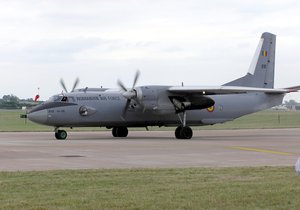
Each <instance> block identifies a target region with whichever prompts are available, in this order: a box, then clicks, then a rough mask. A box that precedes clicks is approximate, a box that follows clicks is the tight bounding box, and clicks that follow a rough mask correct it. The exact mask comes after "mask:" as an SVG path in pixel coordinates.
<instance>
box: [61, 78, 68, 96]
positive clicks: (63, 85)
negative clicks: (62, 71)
mask: <svg viewBox="0 0 300 210" xmlns="http://www.w3.org/2000/svg"><path fill="white" fill-rule="evenodd" d="M60 85H61V86H62V88H63V89H64V91H65V92H66V93H67V92H68V90H67V88H66V85H65V82H64V80H63V79H60Z"/></svg>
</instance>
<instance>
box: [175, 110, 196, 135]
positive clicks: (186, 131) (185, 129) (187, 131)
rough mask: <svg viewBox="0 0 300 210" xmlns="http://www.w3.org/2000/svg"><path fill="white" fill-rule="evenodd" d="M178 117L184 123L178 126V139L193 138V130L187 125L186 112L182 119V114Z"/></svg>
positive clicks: (176, 133) (176, 131) (176, 132)
mask: <svg viewBox="0 0 300 210" xmlns="http://www.w3.org/2000/svg"><path fill="white" fill-rule="evenodd" d="M178 117H179V119H180V121H181V123H182V125H180V126H178V127H177V128H176V130H175V137H176V139H191V138H192V137H193V130H192V129H191V128H190V127H189V126H186V113H185V111H184V112H183V119H181V117H180V115H179V114H178Z"/></svg>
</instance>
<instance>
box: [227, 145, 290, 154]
mask: <svg viewBox="0 0 300 210" xmlns="http://www.w3.org/2000/svg"><path fill="white" fill-rule="evenodd" d="M229 148H231V149H238V150H245V151H253V152H263V153H269V154H275V155H286V156H291V155H296V154H295V153H290V152H279V151H274V150H267V149H259V148H250V147H238V146H232V147H229Z"/></svg>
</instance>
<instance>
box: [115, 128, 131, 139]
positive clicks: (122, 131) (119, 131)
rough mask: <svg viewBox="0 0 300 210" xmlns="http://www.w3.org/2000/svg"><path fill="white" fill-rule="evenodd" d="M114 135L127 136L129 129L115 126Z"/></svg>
mask: <svg viewBox="0 0 300 210" xmlns="http://www.w3.org/2000/svg"><path fill="white" fill-rule="evenodd" d="M112 135H113V137H127V135H128V129H127V128H126V127H114V128H113V129H112Z"/></svg>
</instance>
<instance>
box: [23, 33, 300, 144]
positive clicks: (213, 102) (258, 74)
mask: <svg viewBox="0 0 300 210" xmlns="http://www.w3.org/2000/svg"><path fill="white" fill-rule="evenodd" d="M275 45H276V35H274V34H271V33H268V32H265V33H263V34H262V35H261V38H260V40H259V44H258V46H257V49H256V51H255V54H254V57H253V59H252V62H251V65H250V67H249V70H248V73H247V74H246V75H245V76H243V77H240V78H238V79H235V80H233V81H231V82H228V83H226V84H223V85H221V86H183V85H181V86H158V85H150V86H138V87H136V83H137V81H138V78H139V75H140V72H139V71H137V72H136V74H135V77H134V81H133V85H132V87H131V88H126V87H125V85H124V84H123V83H122V82H121V81H120V80H118V86H119V87H120V89H109V88H88V87H86V88H81V89H75V88H76V86H77V84H78V81H79V80H78V79H77V80H76V81H75V84H74V86H73V88H72V91H71V92H68V91H67V89H66V86H65V84H64V82H63V80H61V81H60V83H61V85H62V87H63V89H64V90H65V92H63V93H62V94H57V95H54V96H52V97H51V98H50V99H49V100H47V101H45V102H43V103H42V104H40V105H37V106H35V107H34V108H32V109H31V110H30V111H29V112H28V113H27V117H28V119H29V120H31V121H33V122H35V123H39V124H43V125H48V126H53V127H54V132H55V137H56V139H58V140H64V139H66V138H67V132H66V131H65V130H61V129H60V128H61V127H70V128H73V127H106V128H107V129H112V135H113V136H114V137H127V135H128V127H146V128H147V127H148V126H159V127H161V126H176V127H177V128H176V129H175V137H176V138H177V139H191V138H192V136H193V130H192V129H191V127H190V126H203V125H213V124H216V123H224V122H226V121H231V120H234V119H236V118H238V117H241V116H243V115H247V114H251V113H254V112H258V111H261V110H264V109H268V108H271V107H274V106H276V105H280V104H282V100H283V97H284V96H285V94H287V93H290V92H297V91H298V90H299V89H300V86H295V87H290V88H281V89H275V88H274V67H275Z"/></svg>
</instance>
